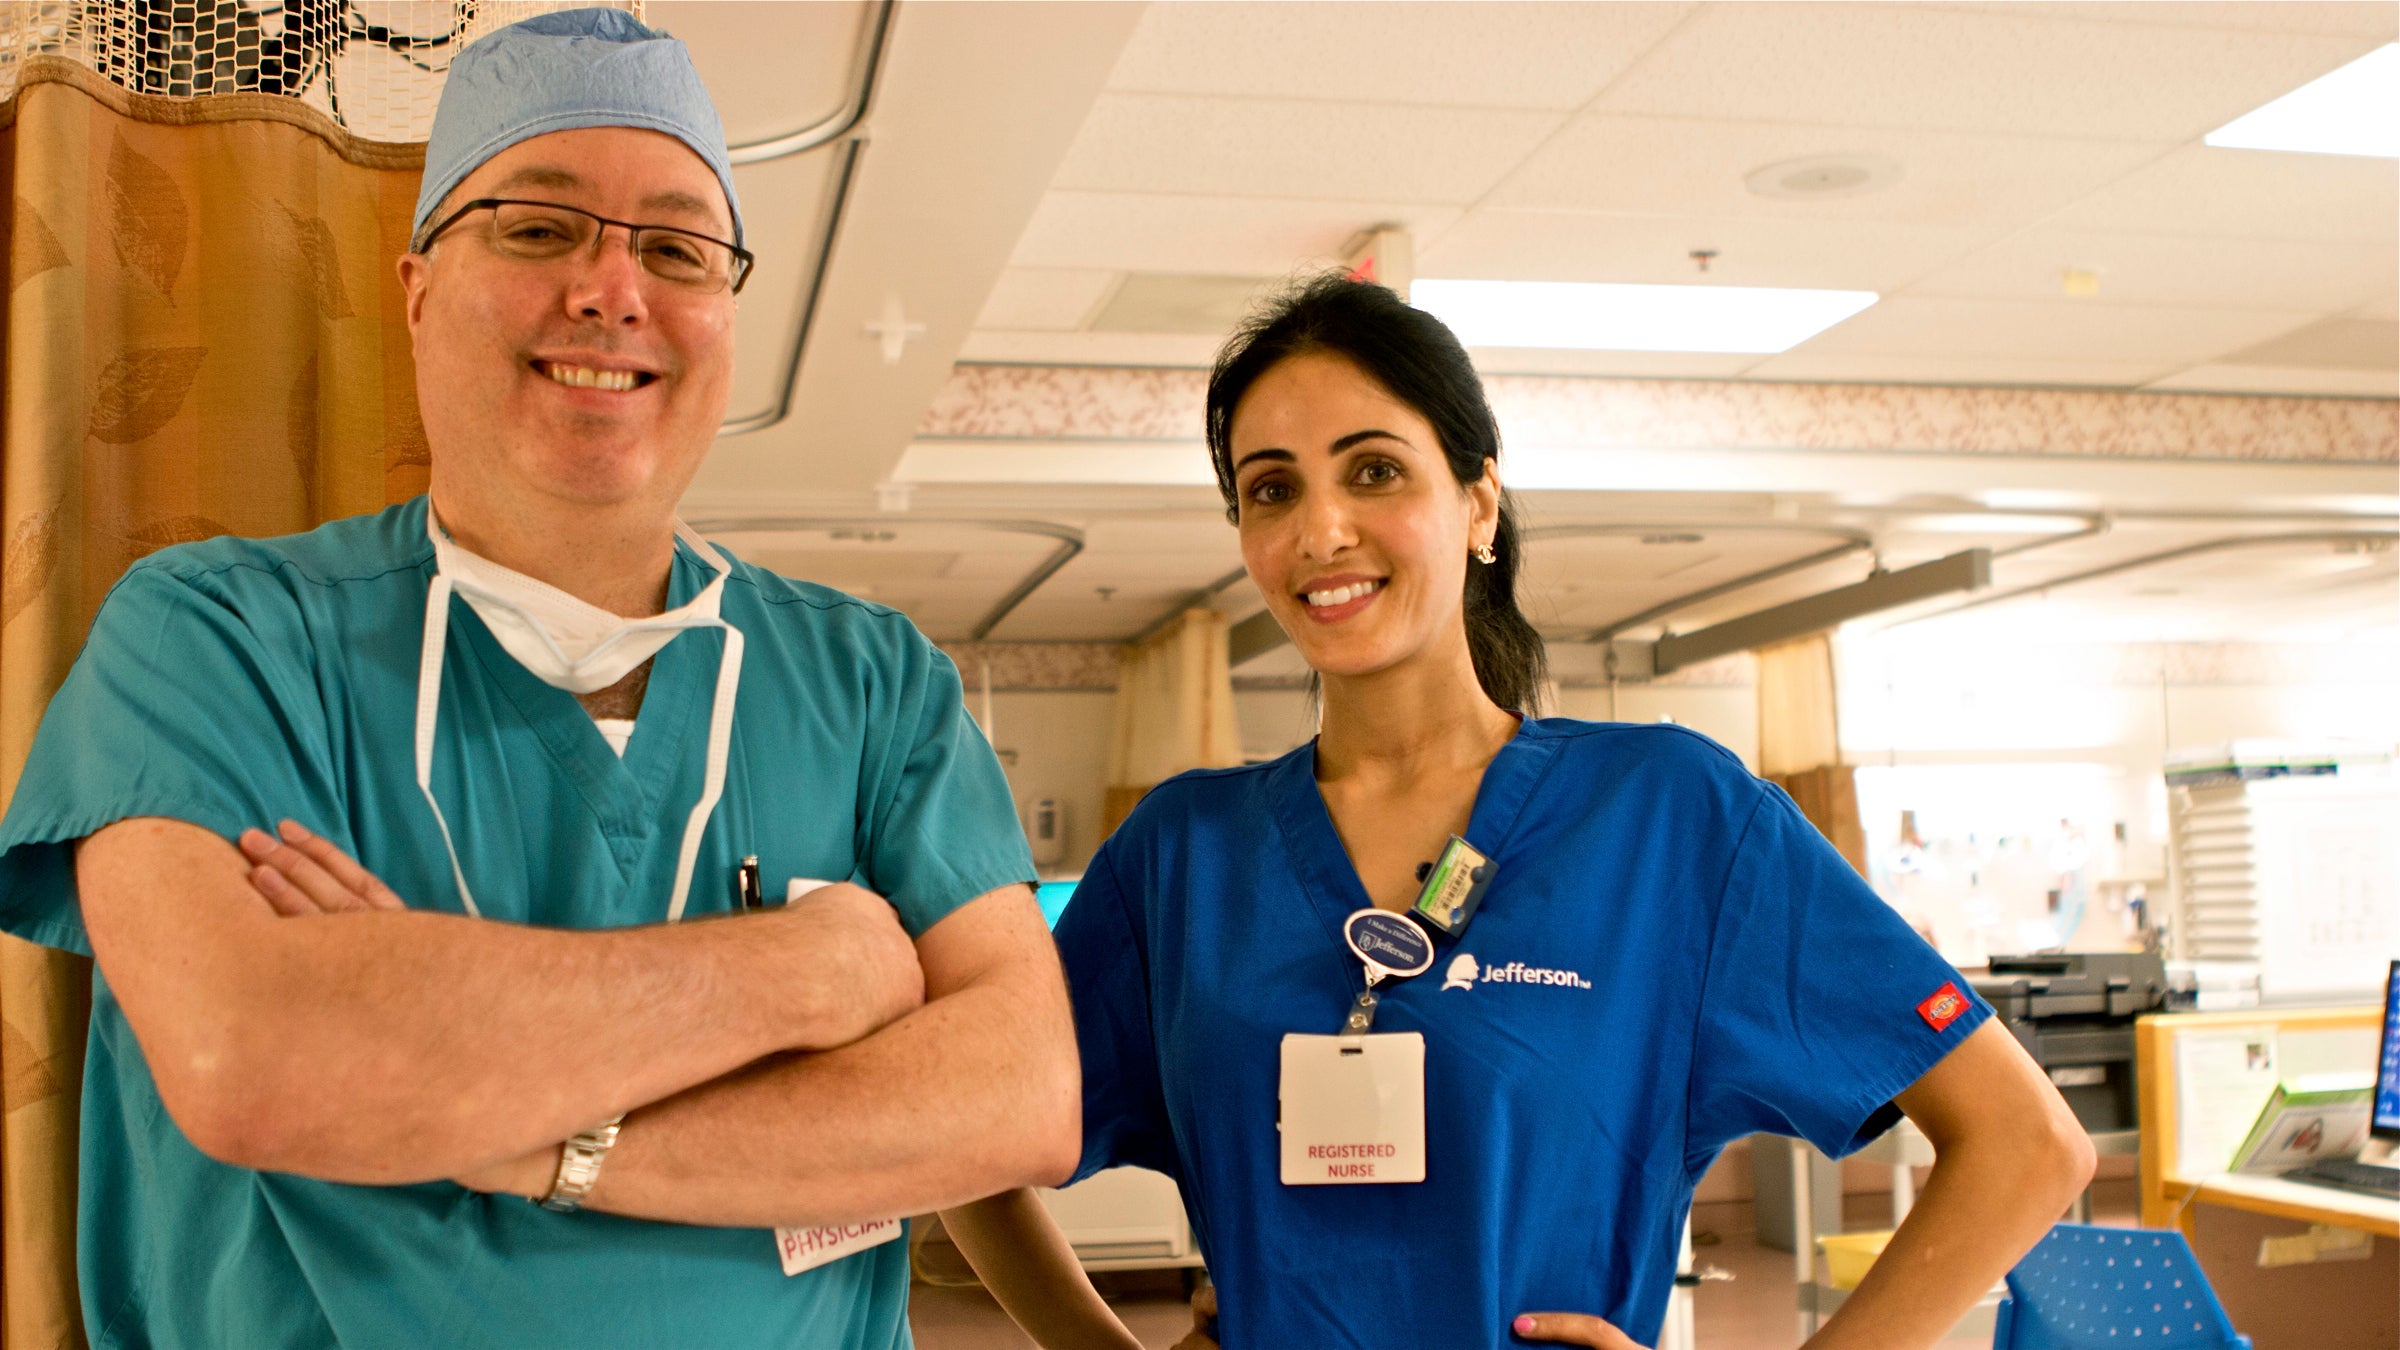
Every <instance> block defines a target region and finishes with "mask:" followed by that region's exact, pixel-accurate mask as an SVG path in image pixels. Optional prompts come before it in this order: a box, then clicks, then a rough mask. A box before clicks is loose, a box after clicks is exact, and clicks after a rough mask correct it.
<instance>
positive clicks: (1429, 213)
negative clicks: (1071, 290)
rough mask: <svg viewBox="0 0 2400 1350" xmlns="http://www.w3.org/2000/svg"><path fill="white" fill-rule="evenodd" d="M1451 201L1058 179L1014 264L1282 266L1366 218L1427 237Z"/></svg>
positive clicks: (1334, 246)
mask: <svg viewBox="0 0 2400 1350" xmlns="http://www.w3.org/2000/svg"><path fill="white" fill-rule="evenodd" d="M1458 216H1459V211H1458V208H1457V207H1455V206H1434V205H1428V204H1424V203H1417V204H1413V205H1412V204H1407V203H1403V202H1400V201H1396V200H1390V199H1386V200H1382V201H1362V202H1310V201H1292V200H1261V199H1255V198H1245V197H1240V196H1220V197H1206V196H1182V195H1172V194H1163V193H1160V194H1152V193H1130V192H1064V191H1059V190H1056V189H1053V190H1052V191H1050V192H1049V193H1047V194H1046V195H1044V196H1043V198H1042V202H1041V205H1040V206H1038V207H1036V208H1035V209H1034V213H1033V219H1032V220H1031V221H1030V222H1029V223H1028V224H1027V225H1026V227H1025V233H1024V234H1023V235H1022V236H1020V237H1019V238H1018V240H1017V250H1016V255H1015V257H1014V258H1013V259H1012V260H1011V261H1012V262H1014V263H1015V264H1016V265H1017V266H1018V267H1069V268H1108V269H1112V270H1115V271H1122V272H1185V273H1198V272H1217V273H1223V274H1225V275H1229V276H1252V277H1256V276H1280V275H1282V274H1284V273H1286V272H1289V271H1292V270H1293V269H1295V268H1298V267H1303V266H1307V265H1311V264H1319V265H1321V264H1323V263H1327V262H1331V261H1333V260H1334V259H1335V258H1337V257H1338V256H1339V255H1340V253H1341V249H1342V246H1343V245H1344V244H1346V243H1348V242H1349V241H1350V239H1351V238H1352V237H1353V236H1354V235H1356V234H1358V232H1359V231H1361V230H1364V229H1366V228H1368V227H1369V226H1372V225H1376V224H1380V223H1384V222H1391V223H1395V224H1398V225H1399V226H1401V227H1402V228H1404V229H1406V230H1409V231H1410V232H1411V233H1413V234H1415V235H1416V236H1417V239H1418V241H1419V243H1420V246H1422V244H1423V242H1424V241H1426V240H1428V239H1432V238H1435V237H1438V236H1439V235H1440V233H1441V232H1442V231H1443V230H1445V229H1447V228H1449V226H1450V224H1451V222H1453V221H1455V220H1457V219H1458Z"/></svg>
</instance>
